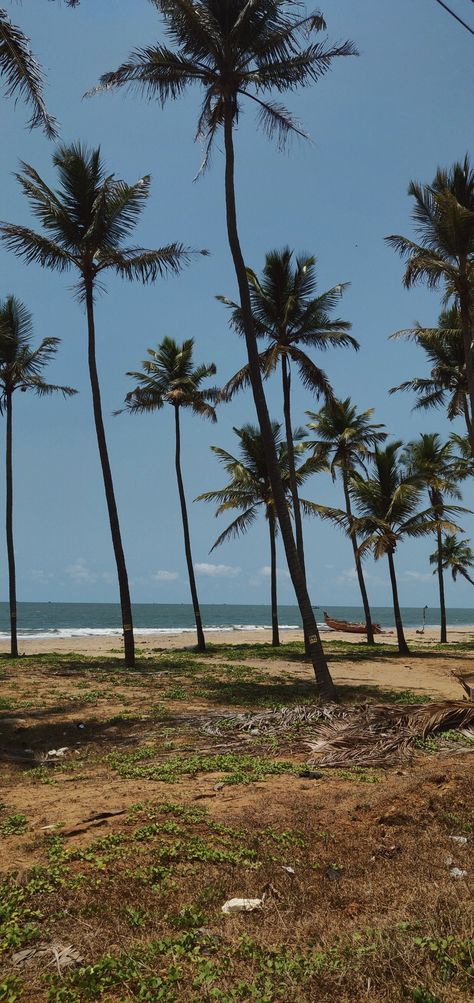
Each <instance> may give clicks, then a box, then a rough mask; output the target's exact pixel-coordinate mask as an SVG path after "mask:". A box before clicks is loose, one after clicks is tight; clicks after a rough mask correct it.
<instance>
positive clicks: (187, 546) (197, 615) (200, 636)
mask: <svg viewBox="0 0 474 1003" xmlns="http://www.w3.org/2000/svg"><path fill="white" fill-rule="evenodd" d="M174 418H175V432H176V453H175V466H176V480H177V481H178V493H179V503H180V505H181V518H182V521H183V536H184V552H185V554H186V564H187V568H188V578H189V588H190V590H191V599H192V603H193V610H194V619H195V621H196V634H197V649H198V651H205V650H206V641H205V637H204V631H203V629H202V620H201V610H200V608H199V599H198V594H197V588H196V578H195V576H194V566H193V556H192V553H191V537H190V535H189V521H188V510H187V507H186V495H185V493H184V484H183V478H182V474H181V431H180V427H179V405H177V404H175V405H174Z"/></svg>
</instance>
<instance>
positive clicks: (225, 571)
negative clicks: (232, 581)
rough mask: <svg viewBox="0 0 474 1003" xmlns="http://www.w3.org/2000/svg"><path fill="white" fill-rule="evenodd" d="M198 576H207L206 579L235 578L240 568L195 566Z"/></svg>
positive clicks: (207, 565) (209, 565) (217, 565)
mask: <svg viewBox="0 0 474 1003" xmlns="http://www.w3.org/2000/svg"><path fill="white" fill-rule="evenodd" d="M194 568H195V570H196V571H197V573H198V575H207V577H208V578H236V576H237V575H240V570H241V569H240V568H236V567H232V566H231V565H230V564H207V563H206V562H204V563H202V564H195V565H194Z"/></svg>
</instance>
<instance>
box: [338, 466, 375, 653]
mask: <svg viewBox="0 0 474 1003" xmlns="http://www.w3.org/2000/svg"><path fill="white" fill-rule="evenodd" d="M342 484H343V487H344V498H345V500H346V512H347V515H348V516H349V519H352V506H351V496H350V494H349V485H348V483H347V472H346V470H343V471H342ZM351 543H352V550H353V551H354V562H355V568H356V572H357V580H358V582H359V589H360V594H361V597H362V605H363V607H364V616H365V625H366V627H367V644H375V638H374V628H373V626H372V616H371V613H370V605H369V597H368V595H367V589H366V587H365V578H364V572H363V570H362V559H361V556H360V554H359V544H358V540H357V537H356V535H355V533H354V534H351Z"/></svg>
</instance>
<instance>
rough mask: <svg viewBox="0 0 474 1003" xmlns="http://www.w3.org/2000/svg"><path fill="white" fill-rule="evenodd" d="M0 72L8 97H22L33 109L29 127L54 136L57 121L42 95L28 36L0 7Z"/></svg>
mask: <svg viewBox="0 0 474 1003" xmlns="http://www.w3.org/2000/svg"><path fill="white" fill-rule="evenodd" d="M0 76H1V77H3V78H4V81H5V92H6V95H7V97H14V98H17V97H22V98H23V99H24V101H26V103H27V104H29V105H30V107H31V109H32V114H31V118H30V120H29V122H28V126H29V128H30V129H34V128H36V127H37V126H40V127H41V128H42V129H44V131H45V133H46V135H47V136H48V139H54V137H55V136H57V133H58V128H57V122H56V120H55V119H54V118H53V117H52V115H49V113H48V111H47V108H46V104H45V101H44V97H43V82H44V81H43V72H42V70H41V67H40V65H39V63H38V62H37V60H36V59H35V57H34V55H33V53H32V51H31V49H30V40H29V38H27V37H26V35H25V34H24V33H23V32H22V31H21V30H20V28H18V27H17V25H15V24H12V22H11V21H10V18H9V17H8V14H7V12H6V11H5V10H3V8H1V7H0Z"/></svg>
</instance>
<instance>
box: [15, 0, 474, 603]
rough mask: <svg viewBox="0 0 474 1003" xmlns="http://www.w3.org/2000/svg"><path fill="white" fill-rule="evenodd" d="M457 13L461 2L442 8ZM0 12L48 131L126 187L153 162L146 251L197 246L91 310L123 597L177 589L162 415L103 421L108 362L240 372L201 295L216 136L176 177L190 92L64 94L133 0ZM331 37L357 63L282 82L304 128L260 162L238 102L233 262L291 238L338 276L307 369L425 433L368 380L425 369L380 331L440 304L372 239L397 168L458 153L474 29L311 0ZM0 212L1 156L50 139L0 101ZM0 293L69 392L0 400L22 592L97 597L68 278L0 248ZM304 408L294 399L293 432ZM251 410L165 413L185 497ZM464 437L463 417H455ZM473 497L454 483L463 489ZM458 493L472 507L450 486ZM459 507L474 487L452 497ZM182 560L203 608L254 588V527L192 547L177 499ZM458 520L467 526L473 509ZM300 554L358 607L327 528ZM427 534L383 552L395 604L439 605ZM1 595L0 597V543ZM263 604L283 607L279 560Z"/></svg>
mask: <svg viewBox="0 0 474 1003" xmlns="http://www.w3.org/2000/svg"><path fill="white" fill-rule="evenodd" d="M453 4H455V6H456V10H457V11H458V12H459V13H460V14H461V16H463V15H464V16H465V17H466V18H467V19H469V18H470V19H471V21H473V22H474V8H473V7H472V4H471V3H469V2H468V0H453ZM4 6H6V7H7V8H8V10H9V12H11V16H12V18H13V19H14V20H15V21H16V22H17V23H18V24H20V25H21V27H22V28H23V29H24V31H25V32H26V33H27V34H28V35H29V36H30V37H31V39H32V43H33V48H34V51H35V53H36V54H37V56H38V58H39V59H40V61H41V62H42V64H43V66H44V67H45V69H46V72H47V89H46V96H47V101H48V106H49V108H50V110H51V112H53V113H54V114H55V115H56V116H57V118H58V119H59V121H60V123H61V129H62V139H63V141H65V142H69V141H73V140H77V139H81V140H82V141H84V142H86V143H88V144H90V145H97V144H100V145H101V147H102V151H103V155H104V158H105V159H106V161H107V164H108V165H109V167H110V170H111V171H114V172H116V174H117V175H118V176H122V177H124V178H125V179H126V180H129V181H134V180H136V179H137V178H138V177H140V176H141V175H143V174H145V173H148V172H149V173H151V174H152V179H153V183H152V196H151V198H150V201H149V206H148V209H147V210H146V212H145V213H144V216H143V220H142V222H141V225H140V227H139V230H138V231H137V240H138V241H139V242H141V243H143V244H144V245H148V246H160V245H162V244H165V243H167V242H168V241H171V240H180V241H183V242H184V243H186V244H189V245H192V246H195V247H207V248H209V250H210V251H211V256H210V257H209V258H206V259H198V260H196V262H195V263H194V264H192V265H191V267H189V268H188V269H187V270H186V271H185V272H184V273H183V275H182V276H181V277H180V278H172V279H168V280H165V281H160V282H158V283H157V284H156V285H155V286H154V287H151V288H148V289H144V288H143V287H142V286H140V285H123V284H122V283H120V282H119V281H116V280H111V281H109V283H108V290H107V295H105V296H103V297H102V298H101V299H100V301H99V302H98V304H97V329H98V363H99V368H100V375H101V381H102V388H103V404H104V411H105V414H106V420H107V433H108V439H109V444H110V453H111V461H112V467H113V472H114V477H115V483H116V490H117V497H118V503H119V510H120V516H121V522H122V529H123V537H124V544H125V551H126V556H127V561H128V566H129V573H130V580H131V585H132V594H133V599H134V600H135V601H136V602H188V598H189V597H188V586H187V581H186V574H185V565H184V558H183V552H182V542H181V529H180V520H179V513H178V506H177V494H176V485H175V480H174V468H173V427H172V415H171V413H167V412H166V411H163V412H161V413H159V414H156V415H152V416H146V417H144V416H143V417H130V416H128V415H124V416H121V417H120V418H113V417H112V416H111V412H112V411H113V410H114V409H115V408H117V407H119V406H120V404H121V402H122V400H123V396H124V394H125V393H126V391H127V390H128V389H130V381H129V380H127V378H126V377H125V372H126V371H127V370H128V369H130V368H132V369H136V368H138V366H139V363H140V361H141V360H142V359H143V358H144V356H145V350H146V348H147V346H149V345H154V344H156V343H157V342H158V341H160V340H161V339H162V338H163V336H164V335H170V336H171V337H173V338H175V339H177V340H180V339H184V338H185V337H190V336H192V337H194V338H195V340H196V359H197V360H198V361H206V362H207V361H211V360H212V361H215V363H216V365H217V367H218V374H219V379H220V380H221V381H224V380H226V379H227V378H229V376H230V375H231V374H232V373H233V372H234V371H235V370H236V369H237V368H238V367H240V366H241V365H242V363H243V362H244V357H243V344H242V342H241V341H240V340H239V339H236V337H235V336H234V335H233V334H232V333H230V332H229V330H228V327H227V323H226V312H225V310H224V308H223V307H222V306H221V305H220V304H219V303H217V302H216V300H215V299H214V297H215V294H218V293H223V294H226V295H228V296H231V297H234V296H235V295H236V289H235V279H234V275H233V270H232V267H231V262H230V256H229V251H228V247H227V243H226V235H225V228H224V198H223V166H224V161H223V155H222V146H221V144H220V143H218V145H217V148H216V152H215V155H214V159H213V164H212V167H211V170H210V171H209V172H208V173H207V175H206V176H205V177H204V178H202V179H201V180H200V181H198V182H193V178H194V177H195V175H196V172H197V169H198V167H199V164H200V160H201V150H200V148H199V146H198V145H196V144H195V143H194V142H193V136H194V129H195V123H196V118H197V114H198V93H197V92H194V93H190V94H189V95H187V96H186V97H185V98H184V99H181V100H180V101H178V102H176V103H174V104H172V105H169V106H168V108H167V109H166V110H165V111H162V110H161V109H160V108H159V106H158V105H157V104H153V103H146V102H144V101H143V100H140V99H138V98H132V97H130V96H126V95H125V94H124V93H118V94H114V95H103V96H99V97H95V98H94V99H91V100H83V99H82V95H83V93H84V92H85V91H86V90H87V89H88V88H89V87H91V86H92V85H93V84H94V83H95V82H96V81H97V79H98V77H99V75H100V73H101V72H104V71H105V70H108V69H114V68H115V67H116V66H117V65H118V64H119V63H120V62H121V61H122V60H124V59H125V57H126V56H127V54H128V53H129V51H130V50H131V49H132V48H134V47H138V46H142V45H145V44H147V43H152V42H154V41H157V40H159V39H160V37H161V25H160V19H159V17H158V15H157V13H156V11H155V9H154V8H153V7H152V5H151V4H150V3H149V2H147V0H112V2H111V0H82V3H81V6H80V7H79V8H78V9H77V10H69V9H67V8H66V7H65V6H64V5H62V4H60V3H50V2H48V0H23V3H22V4H21V5H17V4H16V3H12V4H10V3H9V0H5V3H4ZM322 8H323V11H324V14H325V15H326V19H327V21H328V33H329V36H330V38H331V39H333V40H337V39H343V38H350V39H352V40H353V41H354V42H355V43H356V45H357V46H358V48H359V51H360V56H359V57H358V58H352V59H345V60H339V62H338V63H336V64H335V65H334V68H333V70H332V71H331V72H330V73H329V74H328V75H327V77H326V78H325V79H324V80H323V81H321V82H320V83H319V84H318V85H317V86H316V87H313V88H310V89H308V90H306V91H305V92H303V93H297V94H294V95H290V97H289V101H288V104H289V106H290V108H291V109H292V110H293V111H294V112H295V113H296V114H297V115H298V117H299V118H300V119H301V120H302V121H303V123H304V124H305V126H306V127H307V129H308V130H309V132H310V134H311V137H312V142H311V143H304V142H300V141H296V142H293V144H292V145H291V147H290V149H289V151H288V152H287V153H285V154H279V153H278V152H277V150H276V149H275V148H274V147H272V145H271V144H269V143H268V142H267V141H266V140H265V139H264V138H263V137H262V136H261V135H258V133H257V131H256V128H255V120H254V117H253V112H252V109H251V108H247V109H246V110H245V114H244V115H242V118H241V121H240V125H239V130H238V133H237V136H236V142H237V173H238V186H237V195H238V204H239V214H240V228H241V237H242V243H243V247H244V253H245V257H246V261H247V263H248V264H249V265H251V266H252V267H253V268H254V269H256V270H257V271H259V270H260V269H261V267H262V263H263V259H264V255H265V252H266V251H268V250H270V249H271V248H275V247H282V246H284V245H285V244H289V245H290V246H291V247H293V248H294V249H295V250H296V251H301V250H306V251H308V252H310V253H312V254H315V255H316V256H317V258H318V262H319V265H318V272H319V288H320V289H321V290H323V289H325V288H328V287H329V286H332V285H334V284H335V283H336V282H339V281H350V282H351V287H350V289H349V291H348V292H347V293H346V295H345V297H344V300H343V303H342V305H341V309H340V314H341V316H343V317H344V318H346V319H348V320H351V321H352V324H353V334H354V335H355V337H356V338H358V340H359V341H360V343H361V350H360V352H359V353H358V354H357V355H355V354H354V353H353V352H352V351H349V350H342V351H335V350H333V351H329V352H327V353H326V354H325V355H323V356H321V362H322V364H323V365H324V367H325V369H326V371H327V373H328V375H329V376H330V378H331V380H332V382H333V385H334V387H335V389H336V392H337V393H338V395H339V396H345V395H348V394H350V395H351V397H352V398H353V399H354V401H356V402H357V403H358V405H359V406H361V407H364V408H365V407H370V406H374V407H375V408H376V416H377V418H378V420H380V421H384V422H385V423H386V424H387V427H388V430H389V432H390V433H391V434H392V435H393V436H395V437H397V438H402V439H405V440H407V439H409V438H413V437H415V436H416V435H417V434H418V432H420V431H431V430H437V431H439V432H441V433H442V434H443V435H446V434H448V432H449V431H450V430H451V429H453V430H454V426H453V425H451V426H449V424H448V423H447V422H446V421H445V420H444V418H443V415H442V414H441V413H439V412H433V413H420V412H415V413H413V412H412V411H411V410H410V408H411V405H412V403H413V401H412V400H411V399H410V397H409V396H400V395H398V396H394V397H388V396H387V389H388V387H389V386H393V385H394V384H396V383H399V382H401V381H402V380H403V379H406V378H410V377H411V376H413V375H417V374H420V373H422V372H423V370H424V361H423V358H422V356H421V353H419V351H417V349H416V348H415V347H414V346H411V345H404V344H401V343H393V342H389V341H388V340H387V339H388V336H389V334H390V333H391V332H393V331H394V330H397V329H399V328H403V327H406V326H410V325H411V324H412V322H413V321H414V320H420V321H422V322H424V323H427V324H432V323H434V322H435V320H436V317H437V314H438V312H439V305H440V304H439V297H438V295H437V294H435V293H430V292H428V291H426V290H425V289H424V288H419V289H416V290H414V291H410V292H407V291H405V290H404V289H403V288H402V284H401V277H402V264H401V262H400V260H399V259H398V258H397V257H396V256H395V254H394V252H393V251H392V250H390V248H388V247H387V246H386V245H385V244H384V241H383V238H384V236H385V235H387V234H390V233H405V234H409V233H410V230H411V224H410V201H409V199H408V197H407V195H406V189H407V185H408V182H409V180H410V179H411V178H417V179H420V180H422V181H430V180H431V178H432V177H433V175H434V172H435V170H436V167H437V166H438V164H442V165H449V164H451V163H452V162H453V161H454V160H456V159H459V158H461V157H462V156H463V155H464V153H465V152H466V149H467V147H468V142H469V139H470V136H471V129H472V83H473V80H472V66H473V55H474V39H473V37H472V36H470V35H468V33H467V32H466V31H464V30H463V29H462V28H461V27H460V26H459V25H457V24H456V23H455V21H454V20H452V19H451V18H450V17H448V15H447V14H445V13H444V12H443V10H442V9H441V8H440V7H439V5H438V4H437V3H435V2H434V0H416V2H415V3H414V2H413V0H397V2H396V3H395V2H393V0H392V2H389V0H357V2H356V0H333V2H332V3H327V4H322ZM2 115H3V123H4V124H3V136H4V141H3V143H2V148H1V154H0V156H1V172H2V207H1V212H0V215H1V217H2V218H4V219H7V220H12V221H15V222H23V223H29V222H30V221H31V217H30V214H29V209H28V207H27V205H26V203H24V201H23V199H22V198H21V196H20V195H19V192H18V186H17V183H16V181H15V179H14V177H13V172H14V171H15V170H16V168H17V164H18V160H19V159H23V160H26V161H28V162H29V163H31V164H33V165H34V166H35V167H36V168H37V169H38V170H39V171H40V173H41V174H42V175H43V177H45V178H46V179H47V180H48V181H50V182H53V179H54V175H53V171H52V168H51V153H52V147H51V144H50V143H49V142H48V141H47V140H46V139H45V138H44V136H43V135H42V134H41V132H40V131H39V130H36V131H35V132H28V131H27V129H26V128H25V123H26V121H27V117H28V114H27V111H26V109H25V108H24V106H23V105H22V104H21V102H18V104H17V106H16V108H15V107H14V105H13V103H12V102H11V101H7V100H6V99H4V98H2ZM0 269H1V275H2V295H6V294H8V293H10V292H13V293H14V294H15V295H16V296H19V297H20V298H21V299H22V300H24V301H25V303H26V304H27V305H28V306H29V308H30V309H31V311H32V313H33V315H34V320H35V331H36V336H37V338H38V339H40V338H42V337H44V336H46V335H55V336H58V337H60V338H61V339H62V344H61V347H60V351H59V353H58V357H57V360H56V361H55V363H54V365H53V366H52V367H51V369H50V371H49V378H50V379H51V381H54V382H63V383H68V384H72V385H74V386H75V387H77V389H78V390H79V394H78V396H77V397H75V398H74V399H73V400H69V401H63V400H62V399H57V400H56V399H54V400H38V399H37V398H35V397H33V396H27V395H18V399H17V400H16V415H15V471H16V485H15V530H16V542H17V563H18V588H19V598H20V599H24V600H38V601H40V600H42V601H44V600H60V601H104V602H107V601H110V602H115V601H116V600H117V587H116V579H115V569H114V561H113V554H112V548H111V542H110V532H109V526H108V521H107V516H106V508H105V499H104V494H103V486H102V480H101V475H100V469H99V463H98V457H97V447H96V442H95V435H94V429H93V422H92V412H91V402H90V391H89V384H88V374H87V359H86V323H85V316H84V311H83V309H82V307H81V306H79V305H78V304H77V303H76V302H75V300H74V298H73V296H72V295H71V291H70V285H71V282H70V280H69V279H68V278H63V277H61V276H57V275H54V274H51V273H48V272H45V271H43V270H42V269H41V268H40V267H39V266H35V267H29V268H27V267H26V266H25V265H24V264H23V263H22V262H21V261H19V260H17V259H15V258H14V257H13V256H12V255H9V254H7V253H6V252H5V251H4V250H3V249H0ZM268 393H269V401H270V407H271V412H272V416H273V417H275V418H278V417H279V416H280V415H281V399H280V388H279V383H278V381H275V382H274V383H273V384H272V385H271V386H268ZM316 406H317V405H316V402H315V401H314V400H312V399H311V398H310V397H308V395H307V394H306V393H304V392H303V391H301V390H300V389H299V388H297V385H296V383H295V391H294V419H295V424H296V423H298V422H302V421H303V420H304V414H305V410H306V409H307V408H312V409H315V408H316ZM248 420H254V412H253V403H252V401H251V398H250V397H249V396H245V395H242V396H240V397H239V398H237V399H236V400H235V402H234V403H233V404H232V405H231V406H228V407H226V408H225V409H224V408H222V409H221V411H220V413H219V423H218V425H216V426H211V425H209V424H207V423H205V422H204V421H199V420H198V419H196V418H194V417H188V416H183V438H184V446H183V464H184V476H185V481H186V488H187V493H188V497H189V500H190V503H191V500H192V498H193V497H195V496H196V495H197V494H198V493H199V492H201V491H204V490H207V489H210V488H212V487H218V486H220V485H222V484H223V474H222V471H221V468H220V466H219V464H218V462H217V460H216V459H215V457H214V456H213V455H212V453H211V452H210V450H209V446H210V445H211V444H218V445H222V446H224V447H226V448H228V449H230V450H231V451H233V449H234V447H235V441H234V440H235V436H234V434H233V432H232V426H235V425H239V424H242V423H243V422H244V421H248ZM458 430H459V431H462V426H461V425H459V426H458ZM469 490H471V489H469ZM306 494H307V496H308V497H311V498H313V499H315V500H318V501H322V502H326V503H331V504H339V503H340V502H341V498H340V495H339V494H338V491H337V489H335V488H333V486H332V484H331V482H330V479H329V478H327V477H320V478H317V479H314V480H313V481H311V482H308V486H307V490H306ZM466 501H467V504H469V502H470V499H469V498H467V499H466ZM471 503H472V499H471ZM190 507H191V513H190V515H191V528H192V536H193V548H194V559H195V562H196V564H198V565H201V566H204V567H201V569H200V570H199V575H198V584H199V590H200V596H201V601H202V602H239V601H240V602H255V603H259V602H267V601H268V591H269V589H268V577H267V575H266V573H265V568H266V567H267V565H268V563H269V557H268V549H267V532H266V527H265V524H264V522H263V521H262V523H261V524H259V525H258V526H255V527H254V528H252V529H251V530H250V531H249V533H248V535H247V536H246V537H245V538H243V539H242V540H240V542H238V543H234V544H229V545H226V546H223V547H221V548H220V549H219V550H218V551H216V552H214V553H213V554H212V555H211V556H209V553H208V552H209V549H210V547H211V545H212V543H213V541H214V539H215V537H216V535H217V533H218V531H219V530H220V529H222V528H223V527H224V521H221V520H219V521H218V520H216V519H215V518H214V515H213V509H212V507H210V506H205V505H203V504H195V505H190ZM466 528H467V529H468V530H469V532H470V533H471V535H474V532H473V530H474V527H473V522H472V520H471V521H470V522H468V521H466ZM305 533H306V549H307V565H308V571H309V582H310V588H311V593H312V597H313V601H314V602H315V603H320V604H328V605H329V604H333V605H338V604H343V603H354V604H358V603H359V595H358V592H357V588H356V585H355V583H354V578H353V571H352V562H351V550H350V545H349V544H348V541H347V540H346V539H345V538H344V537H343V536H342V535H341V534H340V533H338V532H337V531H336V530H332V529H330V528H329V527H328V526H327V525H323V524H319V523H316V522H311V523H306V526H305ZM432 549H433V547H432V541H430V540H428V541H421V542H419V543H418V542H417V543H409V544H406V545H404V546H403V547H402V548H400V550H399V553H398V556H397V564H398V569H399V574H400V590H401V600H402V603H403V604H405V605H416V606H418V605H420V606H421V605H424V604H425V603H428V604H429V605H432V606H435V605H437V598H436V589H435V582H434V579H433V577H432V575H431V571H430V569H429V567H428V565H427V555H428V554H429V553H430V550H432ZM0 553H3V554H4V557H3V559H2V561H1V564H0V581H1V588H0V595H1V598H2V599H6V597H7V576H6V566H5V565H6V561H5V550H4V547H3V546H2V547H1V550H0ZM284 566H285V565H284V557H283V554H281V555H280V567H281V568H282V575H281V579H280V598H281V601H282V602H292V601H293V594H292V590H291V584H290V583H289V581H288V579H287V577H286V575H285V572H284ZM367 572H368V583H369V589H370V596H371V600H372V602H373V604H374V605H385V604H388V603H389V602H390V590H389V585H388V580H387V574H386V568H385V566H384V563H383V562H379V563H378V564H374V563H373V562H372V561H370V562H368V563H367ZM472 598H473V596H472V586H470V585H469V584H468V583H463V582H461V583H459V584H456V585H455V586H454V585H453V584H452V583H451V581H449V582H448V584H447V600H448V605H451V606H463V605H464V606H468V605H470V604H471V603H472Z"/></svg>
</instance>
